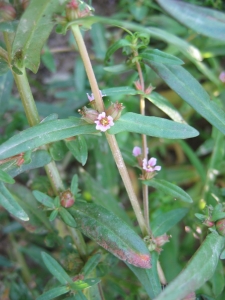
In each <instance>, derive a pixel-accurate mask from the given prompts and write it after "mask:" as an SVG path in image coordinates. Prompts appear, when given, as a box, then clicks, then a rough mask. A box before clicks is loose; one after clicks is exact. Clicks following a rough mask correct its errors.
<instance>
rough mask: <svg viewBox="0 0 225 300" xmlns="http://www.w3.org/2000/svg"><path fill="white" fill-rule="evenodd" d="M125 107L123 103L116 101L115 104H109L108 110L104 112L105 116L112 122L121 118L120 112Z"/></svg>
mask: <svg viewBox="0 0 225 300" xmlns="http://www.w3.org/2000/svg"><path fill="white" fill-rule="evenodd" d="M124 108H125V107H124V106H123V103H119V102H118V101H117V102H116V103H111V105H110V106H109V108H108V109H107V110H106V114H107V116H111V117H112V118H113V120H114V121H116V120H118V119H119V117H120V116H121V111H122V110H123V109H124Z"/></svg>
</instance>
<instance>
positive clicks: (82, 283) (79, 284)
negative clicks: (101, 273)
mask: <svg viewBox="0 0 225 300" xmlns="http://www.w3.org/2000/svg"><path fill="white" fill-rule="evenodd" d="M100 281H101V279H100V278H89V279H85V280H77V281H75V282H73V283H72V284H70V287H71V289H73V290H74V291H79V290H84V289H86V288H89V287H91V286H93V285H95V284H97V283H99V282H100Z"/></svg>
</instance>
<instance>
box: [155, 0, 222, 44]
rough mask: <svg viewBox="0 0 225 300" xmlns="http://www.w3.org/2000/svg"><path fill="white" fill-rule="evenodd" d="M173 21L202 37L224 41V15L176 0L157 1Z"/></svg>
mask: <svg viewBox="0 0 225 300" xmlns="http://www.w3.org/2000/svg"><path fill="white" fill-rule="evenodd" d="M157 2H158V3H159V4H160V5H161V6H162V7H163V8H164V9H165V10H166V11H167V12H168V13H169V14H170V15H172V16H173V17H174V18H175V19H177V20H178V21H180V22H181V23H182V24H184V25H186V26H187V27H189V28H192V29H193V30H194V31H197V32H199V33H202V34H203V35H206V36H209V37H212V38H215V39H219V40H222V41H224V40H225V14H223V13H222V12H219V11H216V10H213V9H209V8H206V7H201V6H197V5H193V4H190V3H187V2H184V1H178V0H167V1H164V0H157Z"/></svg>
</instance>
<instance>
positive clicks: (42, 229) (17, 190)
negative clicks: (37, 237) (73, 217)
mask: <svg viewBox="0 0 225 300" xmlns="http://www.w3.org/2000/svg"><path fill="white" fill-rule="evenodd" d="M8 189H9V191H10V192H11V194H12V195H13V197H14V198H15V199H16V201H17V202H18V204H19V205H20V206H21V207H22V208H23V210H24V211H25V212H26V214H27V215H28V217H29V220H28V221H26V222H25V221H21V220H20V221H19V222H20V223H21V224H22V225H23V227H24V228H25V229H26V230H27V231H28V232H31V233H33V234H34V233H35V234H43V233H46V231H47V230H48V231H52V225H51V223H50V222H49V220H48V218H47V216H46V213H45V212H44V211H43V210H41V209H40V205H39V203H38V202H37V201H36V199H35V197H34V196H33V194H32V192H31V191H30V190H29V189H28V188H26V187H25V186H23V185H20V184H17V183H16V184H14V185H12V186H11V185H10V186H8Z"/></svg>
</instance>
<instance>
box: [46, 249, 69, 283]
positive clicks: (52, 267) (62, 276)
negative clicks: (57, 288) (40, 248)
mask: <svg viewBox="0 0 225 300" xmlns="http://www.w3.org/2000/svg"><path fill="white" fill-rule="evenodd" d="M41 255H42V259H43V261H44V263H45V265H46V267H47V268H48V270H49V272H50V273H51V274H52V275H53V276H55V278H56V279H57V280H58V281H59V282H60V283H61V284H65V285H66V284H68V283H73V281H72V279H71V278H70V276H69V275H68V274H67V273H66V271H65V270H64V269H63V268H62V266H61V265H60V264H59V263H58V262H57V261H56V260H55V259H54V258H53V257H51V256H50V255H49V254H47V253H45V252H42V253H41Z"/></svg>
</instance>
